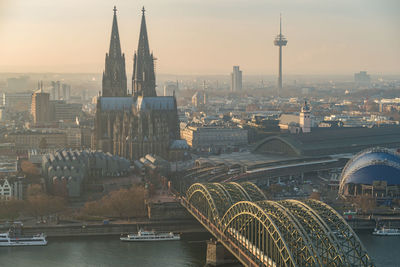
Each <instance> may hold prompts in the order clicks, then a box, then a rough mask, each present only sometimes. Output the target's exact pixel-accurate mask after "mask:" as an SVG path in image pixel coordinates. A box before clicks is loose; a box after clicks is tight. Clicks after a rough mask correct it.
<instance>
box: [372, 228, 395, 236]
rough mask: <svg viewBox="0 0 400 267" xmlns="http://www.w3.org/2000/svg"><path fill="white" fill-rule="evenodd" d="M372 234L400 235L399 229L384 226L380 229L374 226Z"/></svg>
mask: <svg viewBox="0 0 400 267" xmlns="http://www.w3.org/2000/svg"><path fill="white" fill-rule="evenodd" d="M372 234H373V235H382V236H395V235H400V229H394V228H385V227H382V228H381V229H377V228H375V230H374V231H373V232H372Z"/></svg>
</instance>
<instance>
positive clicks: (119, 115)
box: [92, 7, 182, 160]
mask: <svg viewBox="0 0 400 267" xmlns="http://www.w3.org/2000/svg"><path fill="white" fill-rule="evenodd" d="M178 123H179V122H178V112H177V104H176V98H175V95H174V96H157V93H156V78H155V72H154V56H153V53H150V48H149V40H148V37H147V28H146V19H145V10H144V8H143V9H142V21H141V26H140V34H139V44H138V49H137V51H135V54H134V60H133V75H132V91H131V93H128V90H127V79H126V72H125V55H124V54H123V53H122V51H121V43H120V38H119V32H118V23H117V10H116V8H115V7H114V17H113V24H112V30H111V41H110V49H109V51H108V53H106V60H105V69H104V72H103V83H102V94H101V96H99V97H98V100H97V106H96V116H95V129H94V133H93V143H92V146H93V148H94V149H97V150H102V151H103V152H110V153H112V154H114V155H118V156H122V157H125V158H129V159H131V160H137V159H140V158H141V157H143V156H145V155H146V154H155V155H158V156H161V157H163V158H165V159H169V158H171V153H172V152H173V150H174V149H175V147H176V144H177V143H178V144H179V143H181V142H182V140H178V139H180V138H179V126H178Z"/></svg>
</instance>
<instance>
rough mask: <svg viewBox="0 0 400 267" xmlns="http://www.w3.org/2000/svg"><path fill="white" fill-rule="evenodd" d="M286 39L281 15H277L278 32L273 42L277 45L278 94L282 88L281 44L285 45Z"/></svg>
mask: <svg viewBox="0 0 400 267" xmlns="http://www.w3.org/2000/svg"><path fill="white" fill-rule="evenodd" d="M287 42H288V41H287V40H286V38H285V36H283V34H282V15H280V16H279V34H278V35H277V36H276V37H275V41H274V44H275V46H279V78H278V96H279V91H280V90H282V46H286V44H287Z"/></svg>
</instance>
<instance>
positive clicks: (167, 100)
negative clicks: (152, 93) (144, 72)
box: [136, 96, 175, 111]
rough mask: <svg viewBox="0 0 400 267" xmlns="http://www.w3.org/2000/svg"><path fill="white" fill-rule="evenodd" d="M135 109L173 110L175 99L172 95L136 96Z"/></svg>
mask: <svg viewBox="0 0 400 267" xmlns="http://www.w3.org/2000/svg"><path fill="white" fill-rule="evenodd" d="M136 109H137V110H139V111H146V110H174V109H175V99H174V97H173V96H157V97H138V99H137V101H136Z"/></svg>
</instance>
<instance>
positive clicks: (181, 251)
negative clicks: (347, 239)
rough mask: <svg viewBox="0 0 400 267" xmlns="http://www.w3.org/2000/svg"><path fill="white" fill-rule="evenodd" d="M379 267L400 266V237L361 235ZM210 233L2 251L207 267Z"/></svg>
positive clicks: (63, 262)
mask: <svg viewBox="0 0 400 267" xmlns="http://www.w3.org/2000/svg"><path fill="white" fill-rule="evenodd" d="M359 236H360V238H361V240H362V241H363V243H364V245H365V247H366V248H367V250H368V252H369V253H370V255H371V256H372V257H373V258H374V259H375V262H376V264H377V266H378V267H380V266H381V267H384V266H385V267H391V266H393V267H394V266H400V253H398V251H399V250H398V249H399V244H400V237H377V236H372V235H371V234H370V233H366V232H363V233H360V234H359ZM209 237H210V236H208V235H207V234H189V235H185V236H183V238H182V240H181V241H170V242H149V243H133V242H130V243H125V242H120V241H119V239H118V237H76V238H49V243H48V245H47V246H46V247H13V248H7V247H3V248H0V266H12V267H25V266H29V267H31V266H40V267H50V266H51V267H54V266H56V267H67V266H68V267H71V266H96V267H97V266H140V267H142V266H143V267H144V266H151V267H153V266H163V267H180V266H204V264H205V254H206V243H205V240H206V239H208V238H209Z"/></svg>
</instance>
